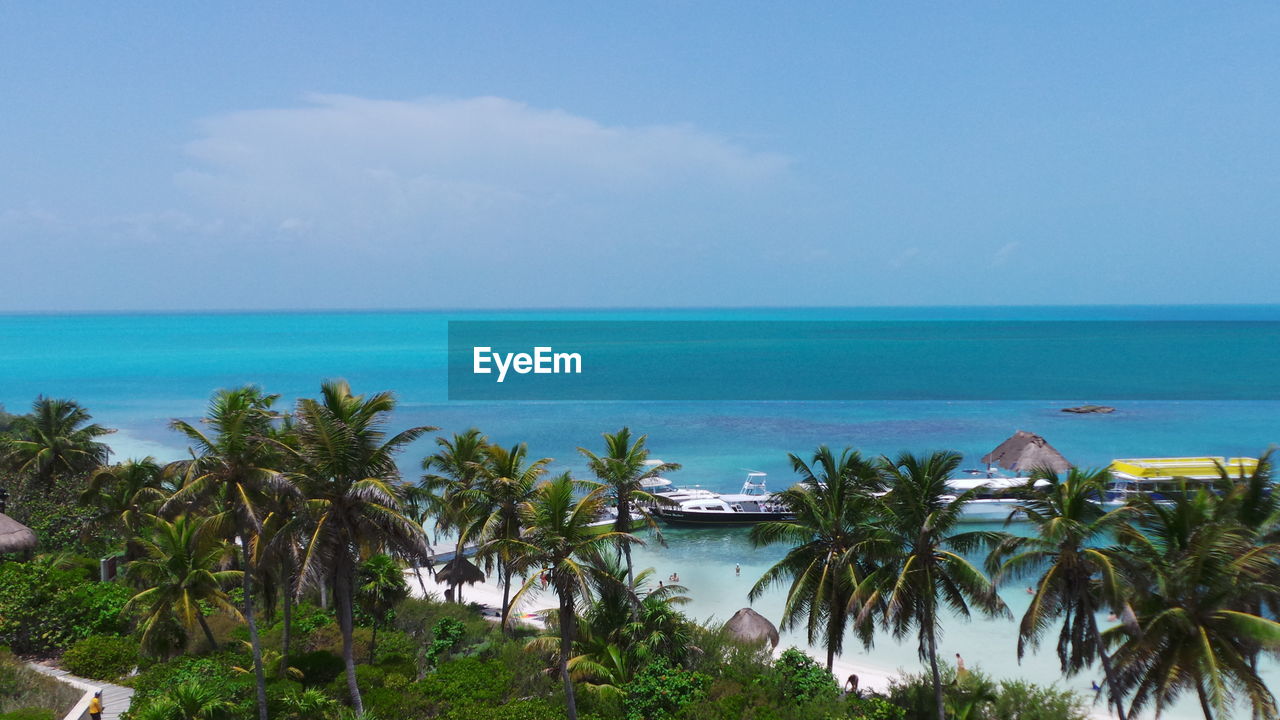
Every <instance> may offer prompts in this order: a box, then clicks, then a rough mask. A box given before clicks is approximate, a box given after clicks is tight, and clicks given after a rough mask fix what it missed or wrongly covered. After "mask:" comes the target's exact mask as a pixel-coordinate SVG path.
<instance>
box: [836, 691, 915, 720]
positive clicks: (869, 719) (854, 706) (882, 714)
mask: <svg viewBox="0 0 1280 720" xmlns="http://www.w3.org/2000/svg"><path fill="white" fill-rule="evenodd" d="M906 716H907V711H906V710H903V709H902V708H900V707H898V706H897V705H894V704H893V703H891V702H889V700H888V698H884V697H881V696H879V695H870V696H867V697H861V698H851V699H850V700H849V720H902V719H903V718H905V717H906Z"/></svg>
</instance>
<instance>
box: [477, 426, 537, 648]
mask: <svg viewBox="0 0 1280 720" xmlns="http://www.w3.org/2000/svg"><path fill="white" fill-rule="evenodd" d="M528 457H529V449H528V447H526V446H525V444H524V443H521V444H519V445H514V446H512V447H511V449H510V450H508V449H506V448H503V447H500V446H498V445H489V446H487V447H486V448H485V461H484V464H483V465H482V466H481V470H480V472H481V486H480V491H481V493H482V494H483V496H484V504H485V512H486V514H485V516H484V517H483V520H482V521H481V523H482V524H481V531H480V536H481V537H483V538H484V539H485V542H484V544H483V545H481V546H480V550H479V555H480V556H482V557H484V558H486V559H488V560H491V561H492V562H495V563H496V564H497V566H498V575H499V577H500V578H501V580H502V618H503V623H502V627H503V632H507V631H508V630H509V626H508V625H507V622H506V618H507V614H508V613H507V610H508V608H509V607H510V606H511V574H512V567H513V566H514V564H515V561H516V553H517V552H519V547H520V543H519V539H520V534H521V524H520V522H521V519H520V506H521V505H522V504H523V503H525V502H527V501H528V500H529V499H530V498H532V497H533V494H534V490H535V488H537V485H538V479H539V478H541V477H542V476H543V475H544V474H546V472H547V467H546V466H547V463H549V462H551V458H539V459H538V460H534V461H532V462H530V461H529V460H528Z"/></svg>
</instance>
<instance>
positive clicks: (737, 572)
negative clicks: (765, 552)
mask: <svg viewBox="0 0 1280 720" xmlns="http://www.w3.org/2000/svg"><path fill="white" fill-rule="evenodd" d="M733 574H734V575H741V574H742V566H741V565H739V564H738V563H734V564H733Z"/></svg>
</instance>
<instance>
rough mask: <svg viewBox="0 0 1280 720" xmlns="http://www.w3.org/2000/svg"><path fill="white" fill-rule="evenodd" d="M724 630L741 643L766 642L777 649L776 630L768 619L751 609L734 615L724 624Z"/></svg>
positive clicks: (744, 609) (743, 609)
mask: <svg viewBox="0 0 1280 720" xmlns="http://www.w3.org/2000/svg"><path fill="white" fill-rule="evenodd" d="M724 629H725V630H728V631H729V633H730V634H732V635H733V636H734V637H735V638H737V639H738V640H741V641H743V642H747V643H755V642H760V641H761V640H768V641H769V644H770V645H771V646H773V647H778V628H776V627H774V625H773V623H771V622H769V618H766V617H765V616H763V615H761V614H760V613H758V612H756V611H755V610H752V609H751V608H742V609H741V610H739V611H738V612H736V613H734V614H733V617H731V618H729V622H727V623H725V624H724Z"/></svg>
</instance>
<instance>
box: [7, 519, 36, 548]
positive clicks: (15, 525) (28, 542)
mask: <svg viewBox="0 0 1280 720" xmlns="http://www.w3.org/2000/svg"><path fill="white" fill-rule="evenodd" d="M35 546H36V534H35V531H33V530H32V529H31V528H29V527H27V526H26V525H23V524H22V523H20V522H18V521H17V520H14V519H13V518H11V517H9V516H8V515H5V514H4V513H0V555H5V554H8V553H21V552H26V551H28V550H33V549H35Z"/></svg>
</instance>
